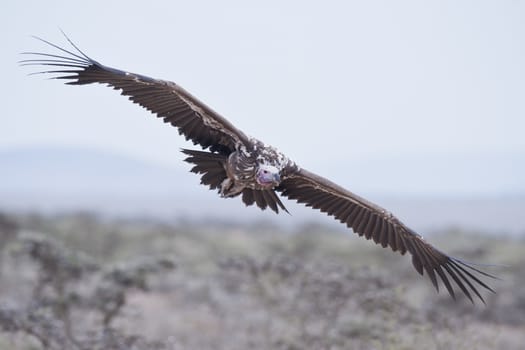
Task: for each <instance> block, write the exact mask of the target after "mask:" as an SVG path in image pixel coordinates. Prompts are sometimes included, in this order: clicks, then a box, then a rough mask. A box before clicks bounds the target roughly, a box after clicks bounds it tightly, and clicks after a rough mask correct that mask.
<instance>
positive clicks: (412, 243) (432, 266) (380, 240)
mask: <svg viewBox="0 0 525 350" xmlns="http://www.w3.org/2000/svg"><path fill="white" fill-rule="evenodd" d="M277 190H278V191H281V193H282V195H284V196H286V197H288V198H290V199H295V200H296V201H297V202H299V203H304V204H305V205H306V206H309V207H312V208H314V209H319V210H320V211H321V212H324V213H327V214H328V215H330V216H333V217H334V218H336V219H337V220H339V221H341V222H342V223H344V224H346V226H348V227H351V228H352V229H353V230H354V232H356V233H357V234H358V235H359V236H365V237H366V239H373V240H374V242H375V243H377V244H381V245H382V246H383V248H386V247H388V246H389V247H390V248H392V250H393V251H398V252H400V253H401V254H402V255H403V254H405V253H406V252H407V251H408V252H409V253H410V254H411V255H412V264H413V265H414V267H415V268H416V270H417V272H419V273H420V274H421V275H423V273H424V271H426V273H427V275H428V276H429V278H430V280H431V281H432V283H433V285H434V286H435V287H436V289H437V290H439V287H438V281H437V278H436V274H437V275H438V276H439V277H440V278H441V280H442V281H443V284H444V285H445V287H446V288H447V290H448V292H449V293H450V295H451V296H452V297H453V298H455V294H454V289H453V288H452V285H451V283H450V278H451V279H452V280H453V281H454V282H455V283H456V284H457V285H458V286H459V288H460V289H461V290H462V291H463V293H464V294H465V295H466V296H467V297H468V298H469V299H470V301H472V302H473V299H472V295H471V292H473V293H474V294H476V295H477V296H478V297H479V298H480V299H481V300H482V301H483V302H484V300H483V297H482V296H481V294H480V293H479V291H478V289H477V288H476V287H479V286H481V287H483V288H485V289H488V290H490V291H492V292H494V291H493V290H492V289H491V288H490V287H489V286H487V285H486V284H485V283H484V282H483V281H481V280H480V279H479V278H478V277H477V276H475V275H474V273H479V274H482V275H485V276H488V277H492V278H494V276H492V275H489V274H487V273H485V272H483V271H480V270H478V269H477V268H474V267H473V266H471V265H469V264H468V263H466V262H463V261H461V260H459V259H456V258H453V257H450V256H448V255H446V254H444V253H442V252H440V251H439V250H438V249H436V248H434V247H433V246H432V245H431V244H430V243H428V242H427V241H425V240H424V239H423V237H422V236H420V235H419V234H417V233H416V232H414V231H413V230H411V229H410V228H409V227H407V226H405V225H404V224H403V223H402V222H401V221H399V219H397V218H396V217H395V216H393V215H392V214H391V213H389V212H388V211H386V210H385V209H383V208H381V207H379V206H377V205H375V204H373V203H371V202H369V201H367V200H365V199H363V198H361V197H359V196H357V195H355V194H353V193H352V192H350V191H347V190H345V189H344V188H342V187H340V186H338V185H336V184H334V183H333V182H331V181H329V180H327V179H325V178H323V177H321V176H318V175H316V174H313V173H311V172H309V171H307V170H304V169H300V170H298V171H297V172H295V173H293V174H291V175H289V176H288V177H287V178H286V179H285V180H283V182H281V185H280V186H279V187H278V188H277Z"/></svg>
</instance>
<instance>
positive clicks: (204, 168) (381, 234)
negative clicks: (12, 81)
mask: <svg viewBox="0 0 525 350" xmlns="http://www.w3.org/2000/svg"><path fill="white" fill-rule="evenodd" d="M36 39H38V40H41V41H43V42H44V43H46V44H48V45H50V46H52V47H53V48H55V49H56V50H58V52H57V53H54V54H50V53H39V52H24V53H23V54H26V55H32V56H34V57H35V58H33V59H27V60H23V61H21V62H22V64H23V65H41V66H49V67H51V69H50V70H46V71H43V72H38V73H49V74H53V77H54V78H55V79H62V80H65V81H66V84H70V85H85V84H92V83H100V84H106V85H108V86H110V87H112V88H113V89H115V90H120V91H121V94H122V95H125V96H128V97H129V99H130V100H131V101H133V102H134V103H137V104H139V105H141V106H142V107H144V108H146V109H147V110H149V111H151V112H152V113H153V114H155V115H157V116H158V117H160V118H162V119H163V120H164V122H166V123H170V124H171V125H173V126H175V127H176V128H178V130H179V133H180V134H181V135H184V136H185V138H186V139H187V140H191V141H192V142H193V143H194V144H195V145H200V146H201V147H202V149H203V150H202V151H199V150H188V149H184V150H182V152H183V153H184V154H186V155H187V156H188V157H187V158H186V159H185V161H186V162H188V163H191V164H193V165H194V166H193V168H192V169H191V171H192V172H194V173H197V174H201V175H202V176H201V183H202V184H204V185H207V186H209V187H210V189H212V190H218V192H219V194H220V195H221V196H222V197H237V196H240V197H241V198H242V201H243V202H244V204H246V205H247V206H249V205H253V204H256V205H257V206H258V207H259V208H261V209H266V208H268V207H269V208H270V209H272V210H273V211H275V212H276V213H278V212H279V210H284V211H287V210H286V208H285V206H284V205H283V203H282V202H281V200H280V198H279V196H278V194H280V195H281V196H284V197H288V198H289V199H293V200H296V201H297V202H299V203H303V204H305V205H306V206H309V207H312V208H314V209H318V210H320V211H321V212H324V213H326V214H327V215H329V216H332V217H334V218H335V219H337V220H339V221H340V222H341V223H343V224H345V225H346V226H347V227H349V228H352V230H353V231H354V232H355V233H357V234H358V235H359V236H365V237H366V239H373V240H374V242H375V243H377V244H381V246H382V247H384V248H386V247H390V248H391V249H392V250H393V251H397V252H400V253H401V254H402V255H403V254H405V253H406V252H409V253H410V254H411V255H412V264H413V265H414V267H415V269H416V270H417V272H419V273H420V274H421V275H423V274H424V273H425V272H426V273H427V275H428V276H429V278H430V280H431V281H432V284H433V285H434V286H435V288H436V289H439V287H438V278H439V279H441V281H442V282H443V284H444V285H445V287H446V289H447V291H448V292H449V294H450V295H451V296H452V297H453V298H455V291H454V290H455V289H454V287H453V285H452V283H455V285H456V286H457V287H459V289H460V290H461V291H462V292H463V293H464V294H465V295H466V296H467V297H468V298H469V299H470V300H471V301H473V294H474V295H475V296H477V297H478V298H479V299H481V300H482V301H483V302H484V299H483V296H482V295H481V293H480V292H479V290H478V289H479V288H480V287H482V288H484V289H487V290H489V291H491V292H494V291H493V290H492V289H491V288H490V287H489V286H488V285H487V284H485V283H484V282H483V281H482V280H481V279H480V278H479V277H478V276H477V275H476V274H481V275H484V276H488V277H494V276H492V275H490V274H488V273H486V272H483V271H481V270H479V269H478V268H475V267H474V266H472V264H469V263H466V262H464V261H461V260H459V259H456V258H453V257H450V256H448V255H446V254H444V253H443V252H441V251H439V250H438V249H436V248H434V247H433V246H432V245H431V244H430V243H428V242H427V241H425V240H424V239H423V237H422V236H420V235H419V234H417V233H416V232H414V231H413V230H412V229H410V228H409V227H408V226H406V225H405V224H403V223H402V222H401V221H400V220H399V219H397V218H396V217H395V216H393V215H392V214H391V213H390V212H388V211H386V210H385V209H383V208H381V207H379V206H377V205H375V204H373V203H371V202H369V201H367V200H366V199H364V198H361V197H359V196H357V195H355V194H354V193H352V192H350V191H348V190H346V189H344V188H342V187H340V186H338V185H336V184H334V183H333V182H331V181H329V180H327V179H325V178H323V177H321V176H319V175H316V174H314V173H311V172H309V171H307V170H305V169H303V168H301V167H300V166H299V165H297V164H296V163H295V162H293V161H292V160H290V159H289V158H287V157H286V156H285V155H284V154H282V153H281V152H279V151H278V150H277V149H275V148H274V147H271V146H269V145H266V144H264V143H263V142H261V141H259V140H257V139H255V138H252V137H249V136H247V135H246V134H244V132H242V131H241V130H239V129H237V128H236V127H235V126H234V125H232V124H231V123H230V122H229V121H228V120H227V119H225V118H224V117H222V116H221V115H220V114H218V113H217V112H215V111H213V110H212V109H211V108H210V107H208V106H207V105H205V104H204V103H203V102H201V101H199V100H198V99H197V98H196V97H194V96H192V95H191V94H190V93H189V92H187V91H186V90H184V89H183V88H182V87H180V86H179V85H177V84H175V83H173V82H170V81H165V80H158V79H153V78H150V77H147V76H144V75H140V74H134V73H130V72H125V71H122V70H119V69H114V68H111V67H107V66H105V65H103V64H101V63H99V62H97V61H95V60H93V59H91V58H90V57H88V56H87V55H85V54H84V53H83V52H82V51H80V50H79V49H78V48H77V47H76V46H75V45H74V44H73V43H72V42H71V41H70V40H69V39H68V38H67V37H66V39H67V40H68V41H69V43H70V44H71V45H72V46H73V49H71V50H66V49H64V48H61V47H59V46H57V45H55V44H53V43H50V42H49V41H46V40H43V39H40V38H36ZM451 282H452V283H451Z"/></svg>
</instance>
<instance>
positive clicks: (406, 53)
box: [0, 0, 525, 188]
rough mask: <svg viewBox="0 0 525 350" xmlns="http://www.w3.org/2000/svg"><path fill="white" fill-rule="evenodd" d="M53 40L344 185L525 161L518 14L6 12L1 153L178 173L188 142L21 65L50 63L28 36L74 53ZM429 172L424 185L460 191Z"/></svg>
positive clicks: (145, 116) (376, 6)
mask: <svg viewBox="0 0 525 350" xmlns="http://www.w3.org/2000/svg"><path fill="white" fill-rule="evenodd" d="M253 3H255V2H253ZM59 28H62V29H63V30H64V31H65V32H66V33H67V34H68V35H69V37H70V38H71V39H72V40H73V41H74V42H75V43H76V44H77V45H78V46H79V47H80V48H81V49H82V50H83V51H84V52H85V53H87V54H88V55H89V56H91V57H92V58H94V59H96V60H98V61H100V62H102V63H104V64H106V65H109V66H113V67H116V68H120V69H125V70H129V71H132V72H136V73H141V74H144V75H149V76H152V77H156V78H162V79H166V80H171V81H175V82H177V83H178V84H180V85H182V86H183V87H184V88H186V89H187V90H189V91H190V92H191V93H192V94H194V95H195V96H197V97H198V98H199V99H201V100H202V101H204V102H206V103H207V104H208V105H209V106H210V107H212V108H213V109H215V110H216V111H218V112H219V113H221V114H222V115H223V116H225V117H226V118H228V119H229V120H230V121H232V122H233V123H234V124H235V125H236V126H238V127H239V128H241V129H242V130H243V131H245V132H246V133H247V134H249V135H252V136H255V137H257V138H259V139H261V140H263V141H264V142H266V143H269V144H272V145H274V146H276V147H277V148H279V149H280V150H281V151H283V152H285V153H286V154H287V155H288V156H289V157H291V158H292V159H294V160H296V161H297V162H298V163H299V164H301V165H302V166H304V167H305V168H308V169H310V170H313V171H315V172H318V173H320V174H322V175H324V176H327V177H331V178H332V179H333V180H335V181H337V182H340V183H341V182H343V184H344V181H345V179H346V177H347V176H348V174H351V173H352V172H353V171H356V169H353V168H352V165H353V164H360V165H363V164H366V160H367V159H371V161H373V160H381V159H388V158H391V157H407V158H415V159H417V158H418V157H422V156H424V157H425V158H427V157H428V158H429V159H432V157H440V158H443V157H447V156H448V155H455V156H457V155H458V154H459V155H467V156H470V155H473V156H475V157H478V158H479V157H480V156H481V157H483V155H484V154H491V155H492V156H494V155H495V156H496V157H499V155H500V154H501V155H502V156H505V155H508V154H521V155H524V154H525V2H524V1H477V0H476V1H474V0H473V1H322V2H321V1H315V2H308V1H264V2H258V4H257V5H251V4H249V2H248V1H163V2H161V1H149V2H144V1H89V2H76V1H11V2H4V3H3V4H2V5H1V11H0V33H1V34H0V36H1V39H2V55H1V56H0V60H1V64H0V67H1V68H0V69H1V70H2V71H1V73H2V77H3V84H1V87H0V89H1V90H2V91H1V95H2V96H3V106H4V108H3V112H2V116H1V117H0V118H1V124H0V151H2V150H8V149H13V148H17V147H29V146H45V145H55V146H56V145H58V146H67V147H71V146H80V147H86V148H94V149H99V150H104V151H106V150H107V151H110V152H114V153H119V154H125V155H131V156H133V157H137V158H141V159H147V160H153V161H155V162H159V163H163V164H170V165H175V166H182V162H180V160H181V159H182V155H180V154H179V152H178V149H179V148H181V147H188V146H191V145H190V144H189V143H187V142H186V141H184V139H183V138H182V137H180V136H179V135H178V133H177V131H176V130H175V129H174V128H172V127H170V126H168V125H164V124H163V123H162V122H161V120H155V117H153V115H150V114H149V113H148V112H147V111H145V110H142V109H141V108H140V107H138V106H136V105H133V104H131V103H130V102H129V101H127V100H126V99H125V98H124V97H122V96H119V95H118V93H116V92H115V91H113V90H111V89H108V88H105V87H102V86H100V85H99V86H89V87H71V86H65V85H63V84H61V82H59V81H52V80H46V79H45V77H43V76H27V74H28V73H30V72H32V71H34V69H31V68H28V67H19V66H18V65H17V61H18V60H19V59H22V57H21V56H20V55H19V53H20V52H22V51H42V50H44V51H48V52H53V51H52V50H50V49H49V50H48V48H47V47H46V46H45V45H43V44H42V43H40V42H38V41H36V40H34V39H32V38H31V37H30V35H37V36H40V37H43V38H45V39H47V40H49V41H52V42H54V43H57V44H59V45H61V46H67V45H68V44H67V42H66V41H65V39H64V38H63V37H62V34H61V33H60V31H59ZM523 161H524V163H525V159H523ZM414 166H415V167H416V168H417V164H416V165H414ZM488 167H490V164H488ZM374 168H378V169H380V166H378V164H375V165H374ZM323 169H324V170H325V171H323ZM334 169H336V170H334ZM337 169H339V170H337ZM414 170H416V169H414ZM474 170H476V171H478V170H479V169H473V171H474ZM384 171H385V173H386V174H385V176H388V173H389V172H396V171H398V169H395V164H394V167H392V164H389V168H388V169H384ZM405 171H407V170H406V169H405ZM436 171H437V173H434V175H435V179H434V180H432V181H434V182H436V183H437V182H438V181H439V179H440V178H443V177H444V175H445V172H446V175H447V176H446V179H447V181H454V176H451V175H450V172H451V171H452V172H453V170H451V169H441V170H439V169H438V170H436ZM439 171H443V174H440V173H439ZM487 171H488V170H487ZM407 173H409V174H410V171H407ZM513 176H514V177H513ZM374 180H377V181H381V177H378V178H377V179H374ZM508 180H509V181H514V182H516V181H518V182H519V181H520V180H519V179H518V180H516V178H515V175H513V174H512V172H511V171H509V172H508ZM403 181H406V184H399V185H400V186H401V187H402V186H409V184H410V183H411V182H415V181H416V180H415V179H411V178H410V177H408V178H406V177H404V179H403ZM429 181H430V180H429ZM504 181H505V180H504ZM524 182H525V180H524ZM407 184H408V185H407ZM428 186H434V185H433V184H432V182H429V184H428ZM451 186H452V187H451V188H453V185H451Z"/></svg>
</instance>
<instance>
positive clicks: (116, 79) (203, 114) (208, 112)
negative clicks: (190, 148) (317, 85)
mask: <svg viewBox="0 0 525 350" xmlns="http://www.w3.org/2000/svg"><path fill="white" fill-rule="evenodd" d="M36 39H38V40H41V41H43V42H44V43H46V44H48V45H50V46H52V47H53V48H55V49H57V50H59V51H60V52H59V54H49V53H39V52H24V53H23V54H26V55H32V56H35V57H36V58H33V59H27V60H23V61H21V64H23V65H38V66H52V67H57V68H56V69H53V70H48V71H43V72H38V73H49V74H53V75H54V77H53V78H54V79H63V80H66V81H67V83H66V84H71V85H84V84H92V83H100V84H106V85H108V86H111V87H113V88H114V89H115V90H121V93H122V95H125V96H129V99H130V100H131V101H133V102H134V103H138V104H139V105H141V106H142V107H144V108H146V109H147V110H149V111H151V112H153V113H154V114H156V115H157V116H158V117H161V118H163V119H164V121H165V122H167V123H171V124H172V125H173V126H176V127H177V128H178V129H179V133H180V134H183V135H184V136H185V137H186V139H187V140H191V141H193V143H194V144H199V145H201V146H202V147H203V148H204V149H206V148H209V149H210V150H212V151H216V152H220V153H223V154H229V153H231V152H232V151H233V150H234V149H235V145H236V144H239V143H241V144H244V145H247V144H248V142H249V141H248V137H247V136H246V135H245V134H244V133H243V132H242V131H240V130H238V129H237V128H235V127H234V126H233V125H232V124H231V123H230V122H229V121H228V120H226V119H225V118H223V117H222V116H220V115H219V114H218V113H217V112H215V111H213V110H212V109H211V108H210V107H208V106H206V105H205V104H204V103H202V102H201V101H199V100H198V99H197V98H195V97H194V96H192V95H191V94H190V93H189V92H187V91H186V90H184V89H183V88H182V87H180V86H179V85H177V84H175V83H172V82H170V81H164V80H158V79H153V78H150V77H147V76H144V75H140V74H134V73H130V72H125V71H122V70H119V69H114V68H111V67H107V66H104V65H102V64H100V63H99V62H97V61H95V60H93V59H91V58H89V57H88V56H87V55H85V54H84V53H83V52H82V51H80V50H79V49H78V48H77V47H76V46H75V45H74V44H73V43H72V42H71V41H70V40H69V38H67V36H66V39H67V40H68V41H69V43H70V44H71V45H72V46H73V47H74V49H75V50H76V51H77V52H76V53H75V52H73V51H70V50H66V49H64V48H61V47H59V46H57V45H55V44H52V43H50V42H49V41H46V40H43V39H40V38H36Z"/></svg>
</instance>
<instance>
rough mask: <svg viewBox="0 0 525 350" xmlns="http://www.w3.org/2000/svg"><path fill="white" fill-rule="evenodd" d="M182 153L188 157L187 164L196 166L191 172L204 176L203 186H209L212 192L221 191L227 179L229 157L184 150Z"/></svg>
mask: <svg viewBox="0 0 525 350" xmlns="http://www.w3.org/2000/svg"><path fill="white" fill-rule="evenodd" d="M181 151H182V153H184V154H186V155H188V157H187V158H186V159H184V161H185V162H188V163H190V164H194V167H193V168H191V172H192V173H195V174H202V176H201V184H203V185H208V186H209V187H210V189H211V190H215V189H219V190H220V186H221V183H222V182H223V181H224V179H226V177H227V175H226V169H225V165H226V161H227V159H228V157H227V156H226V155H223V154H219V153H212V152H203V151H195V150H190V149H182V150H181Z"/></svg>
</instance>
